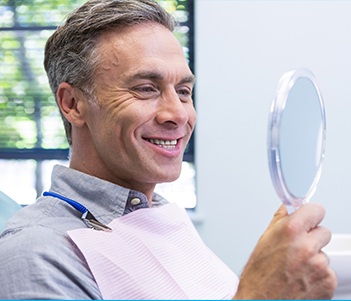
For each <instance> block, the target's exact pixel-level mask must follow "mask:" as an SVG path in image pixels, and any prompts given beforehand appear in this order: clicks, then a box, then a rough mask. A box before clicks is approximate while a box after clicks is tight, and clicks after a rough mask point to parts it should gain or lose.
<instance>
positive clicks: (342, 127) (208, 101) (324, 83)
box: [195, 0, 351, 273]
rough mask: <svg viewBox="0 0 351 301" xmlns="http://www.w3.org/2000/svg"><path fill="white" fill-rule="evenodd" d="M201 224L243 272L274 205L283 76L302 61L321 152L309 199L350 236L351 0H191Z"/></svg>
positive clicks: (222, 253)
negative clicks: (273, 138) (312, 82)
mask: <svg viewBox="0 0 351 301" xmlns="http://www.w3.org/2000/svg"><path fill="white" fill-rule="evenodd" d="M195 4H196V5H195V7H196V19H195V20H196V75H197V84H196V85H197V86H196V101H197V111H198V123H197V133H196V152H197V154H196V160H197V162H196V164H197V193H198V204H199V205H198V211H199V213H200V215H203V216H204V221H203V223H202V224H200V225H199V226H198V229H199V231H200V234H201V236H202V237H203V239H204V240H205V242H206V243H207V244H208V245H209V246H210V247H211V248H212V249H213V250H214V251H215V253H217V254H218V255H219V256H220V257H221V258H222V259H223V260H224V261H225V262H226V263H227V264H228V265H229V266H230V267H232V268H233V269H234V271H236V272H237V273H240V271H241V269H242V267H243V265H244V264H245V262H246V260H247V258H248V256H249V254H250V252H251V251H252V249H253V247H254V245H255V244H256V241H257V240H258V239H259V237H260V235H261V234H262V232H263V230H264V229H265V228H266V226H267V225H268V223H269V221H270V220H271V218H272V216H273V214H274V212H275V210H276V209H277V208H278V206H279V205H280V201H279V199H278V197H277V196H276V194H275V191H274V189H273V187H272V184H271V179H270V175H269V170H268V164H267V151H266V135H267V133H266V132H267V122H268V113H269V108H270V105H271V102H272V100H273V98H274V94H275V89H276V87H277V84H278V80H279V78H280V76H281V75H282V74H283V73H284V72H286V71H288V70H290V69H293V68H297V67H307V68H309V69H311V70H312V71H313V73H314V74H315V76H316V78H317V81H318V83H319V85H320V88H321V92H322V95H323V97H324V102H325V105H326V115H327V148H326V158H325V165H324V168H323V173H322V177H321V181H320V183H319V186H318V188H317V192H316V194H315V196H314V197H313V199H312V201H316V202H317V201H318V202H320V203H322V204H323V205H324V206H325V208H326V209H327V217H326V219H325V221H324V222H323V224H324V225H325V226H327V227H329V228H331V229H332V231H333V232H334V233H342V232H343V233H345V232H347V233H351V196H350V194H349V188H350V187H351V177H350V176H349V174H350V171H351V18H350V16H351V1H337V0H330V1H317V0H315V1H296V0H295V1H292V0H291V1H282V0H281V1H279V0H276V1H264V0H259V1H251V0H244V1H235V0H226V1H224V0H196V1H195Z"/></svg>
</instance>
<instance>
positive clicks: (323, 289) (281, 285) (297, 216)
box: [234, 204, 337, 299]
mask: <svg viewBox="0 0 351 301" xmlns="http://www.w3.org/2000/svg"><path fill="white" fill-rule="evenodd" d="M324 216H325V211H324V209H323V208H322V207H321V206H320V205H317V204H305V205H303V206H302V207H301V208H300V209H299V210H297V211H296V212H294V213H293V214H291V215H288V214H287V212H286V208H285V206H284V205H282V206H281V207H280V208H279V210H278V211H277V212H276V214H275V215H274V218H273V220H272V222H271V224H270V225H269V227H268V228H267V230H266V231H265V232H264V234H263V235H262V237H261V238H260V240H259V242H258V244H257V245H256V247H255V249H254V251H253V253H252V254H251V256H250V258H249V261H248V263H247V264H246V266H245V268H244V270H243V273H242V275H241V279H240V283H239V286H238V290H237V293H236V295H235V296H234V299H327V298H331V297H332V295H333V292H334V290H335V288H336V285H337V279H336V275H335V273H334V272H333V271H332V270H331V269H330V268H329V262H328V258H327V256H326V255H325V254H324V253H323V252H322V251H321V249H322V248H323V247H324V246H325V245H326V244H328V242H329V241H330V239H331V233H330V231H329V230H327V229H325V228H323V227H321V226H319V224H320V222H321V221H322V220H323V218H324Z"/></svg>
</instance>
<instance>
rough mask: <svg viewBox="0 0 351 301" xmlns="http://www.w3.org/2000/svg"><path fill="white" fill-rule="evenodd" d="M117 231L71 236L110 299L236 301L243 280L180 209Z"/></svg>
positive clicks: (118, 223)
mask: <svg viewBox="0 0 351 301" xmlns="http://www.w3.org/2000/svg"><path fill="white" fill-rule="evenodd" d="M108 226H109V227H110V228H111V229H112V230H113V231H112V232H103V231H96V230H92V229H78V230H73V231H69V232H68V235H69V236H70V238H71V239H72V240H73V241H74V243H75V244H76V246H77V247H78V248H79V249H80V251H81V252H82V253H83V255H84V256H85V259H86V261H87V263H88V265H89V268H90V270H91V272H92V273H93V275H94V277H95V279H96V282H97V284H98V286H99V288H100V291H101V294H102V296H103V298H104V299H149V300H150V299H163V300H165V299H168V300H169V299H193V300H194V299H206V300H210V299H212V300H213V299H231V298H232V297H233V296H234V294H235V292H236V288H237V285H238V278H237V276H236V275H235V274H234V273H233V272H232V271H231V270H230V269H229V268H228V267H227V266H226V265H225V264H224V263H223V262H222V261H221V260H220V259H219V258H218V257H217V256H216V255H215V254H214V253H213V252H212V251H211V250H209V249H208V248H207V247H206V246H205V244H204V243H203V241H202V240H201V238H200V236H199V235H198V233H197V231H196V229H195V228H194V226H193V224H192V222H191V221H190V219H189V217H188V215H187V213H186V211H185V210H184V209H182V208H180V207H178V206H177V205H176V204H167V205H164V206H162V207H158V208H148V209H139V210H137V211H135V212H132V213H129V214H127V215H125V216H122V217H120V218H117V219H115V220H113V221H112V222H111V223H110V224H109V225H108Z"/></svg>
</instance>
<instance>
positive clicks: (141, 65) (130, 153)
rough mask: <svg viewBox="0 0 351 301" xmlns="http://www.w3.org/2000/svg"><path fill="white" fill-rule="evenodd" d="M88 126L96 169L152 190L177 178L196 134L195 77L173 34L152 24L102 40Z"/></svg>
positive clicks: (127, 184)
mask: <svg viewBox="0 0 351 301" xmlns="http://www.w3.org/2000/svg"><path fill="white" fill-rule="evenodd" d="M99 45H100V47H99V58H100V59H101V64H100V66H99V67H98V68H97V70H96V72H95V74H94V78H95V88H96V89H95V91H96V98H97V103H98V105H94V104H92V103H89V104H88V106H89V110H88V113H87V114H88V115H87V119H86V124H87V126H88V128H89V132H90V136H91V143H90V147H91V148H92V154H93V158H92V159H94V162H96V164H98V165H97V166H96V170H99V173H100V174H99V175H97V176H100V177H102V178H104V179H106V180H109V181H112V182H114V183H117V184H119V185H122V186H125V187H128V188H132V189H137V190H140V191H142V192H144V193H146V194H147V193H149V192H150V189H153V188H154V186H155V184H157V183H160V182H169V181H173V180H175V179H177V178H178V177H179V174H180V170H181V163H182V158H183V152H184V149H185V147H186V145H187V143H188V141H189V139H190V136H191V134H192V132H193V129H194V125H195V120H196V114H195V110H194V106H193V102H192V89H193V85H194V76H193V74H192V73H191V71H190V69H189V67H188V64H187V62H186V59H185V58H184V54H183V50H182V48H181V46H180V45H179V43H178V41H177V40H176V39H175V37H174V36H173V34H172V33H171V32H170V31H169V30H167V29H166V28H164V27H162V26H160V25H156V24H153V23H149V24H142V25H135V26H133V27H129V28H126V29H124V30H122V31H121V30H118V31H112V32H109V33H106V34H104V35H103V36H102V37H100V39H99Z"/></svg>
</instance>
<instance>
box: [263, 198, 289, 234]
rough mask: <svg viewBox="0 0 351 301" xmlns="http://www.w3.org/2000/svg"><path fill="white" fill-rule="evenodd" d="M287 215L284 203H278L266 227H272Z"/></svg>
mask: <svg viewBox="0 0 351 301" xmlns="http://www.w3.org/2000/svg"><path fill="white" fill-rule="evenodd" d="M287 215H288V211H287V209H286V207H285V205H284V204H282V205H280V207H279V208H278V210H277V211H276V212H275V213H274V216H273V219H272V221H271V223H270V224H269V226H268V228H271V227H273V226H274V225H275V224H276V223H278V222H279V221H280V220H282V219H283V218H285V217H286V216H287Z"/></svg>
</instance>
